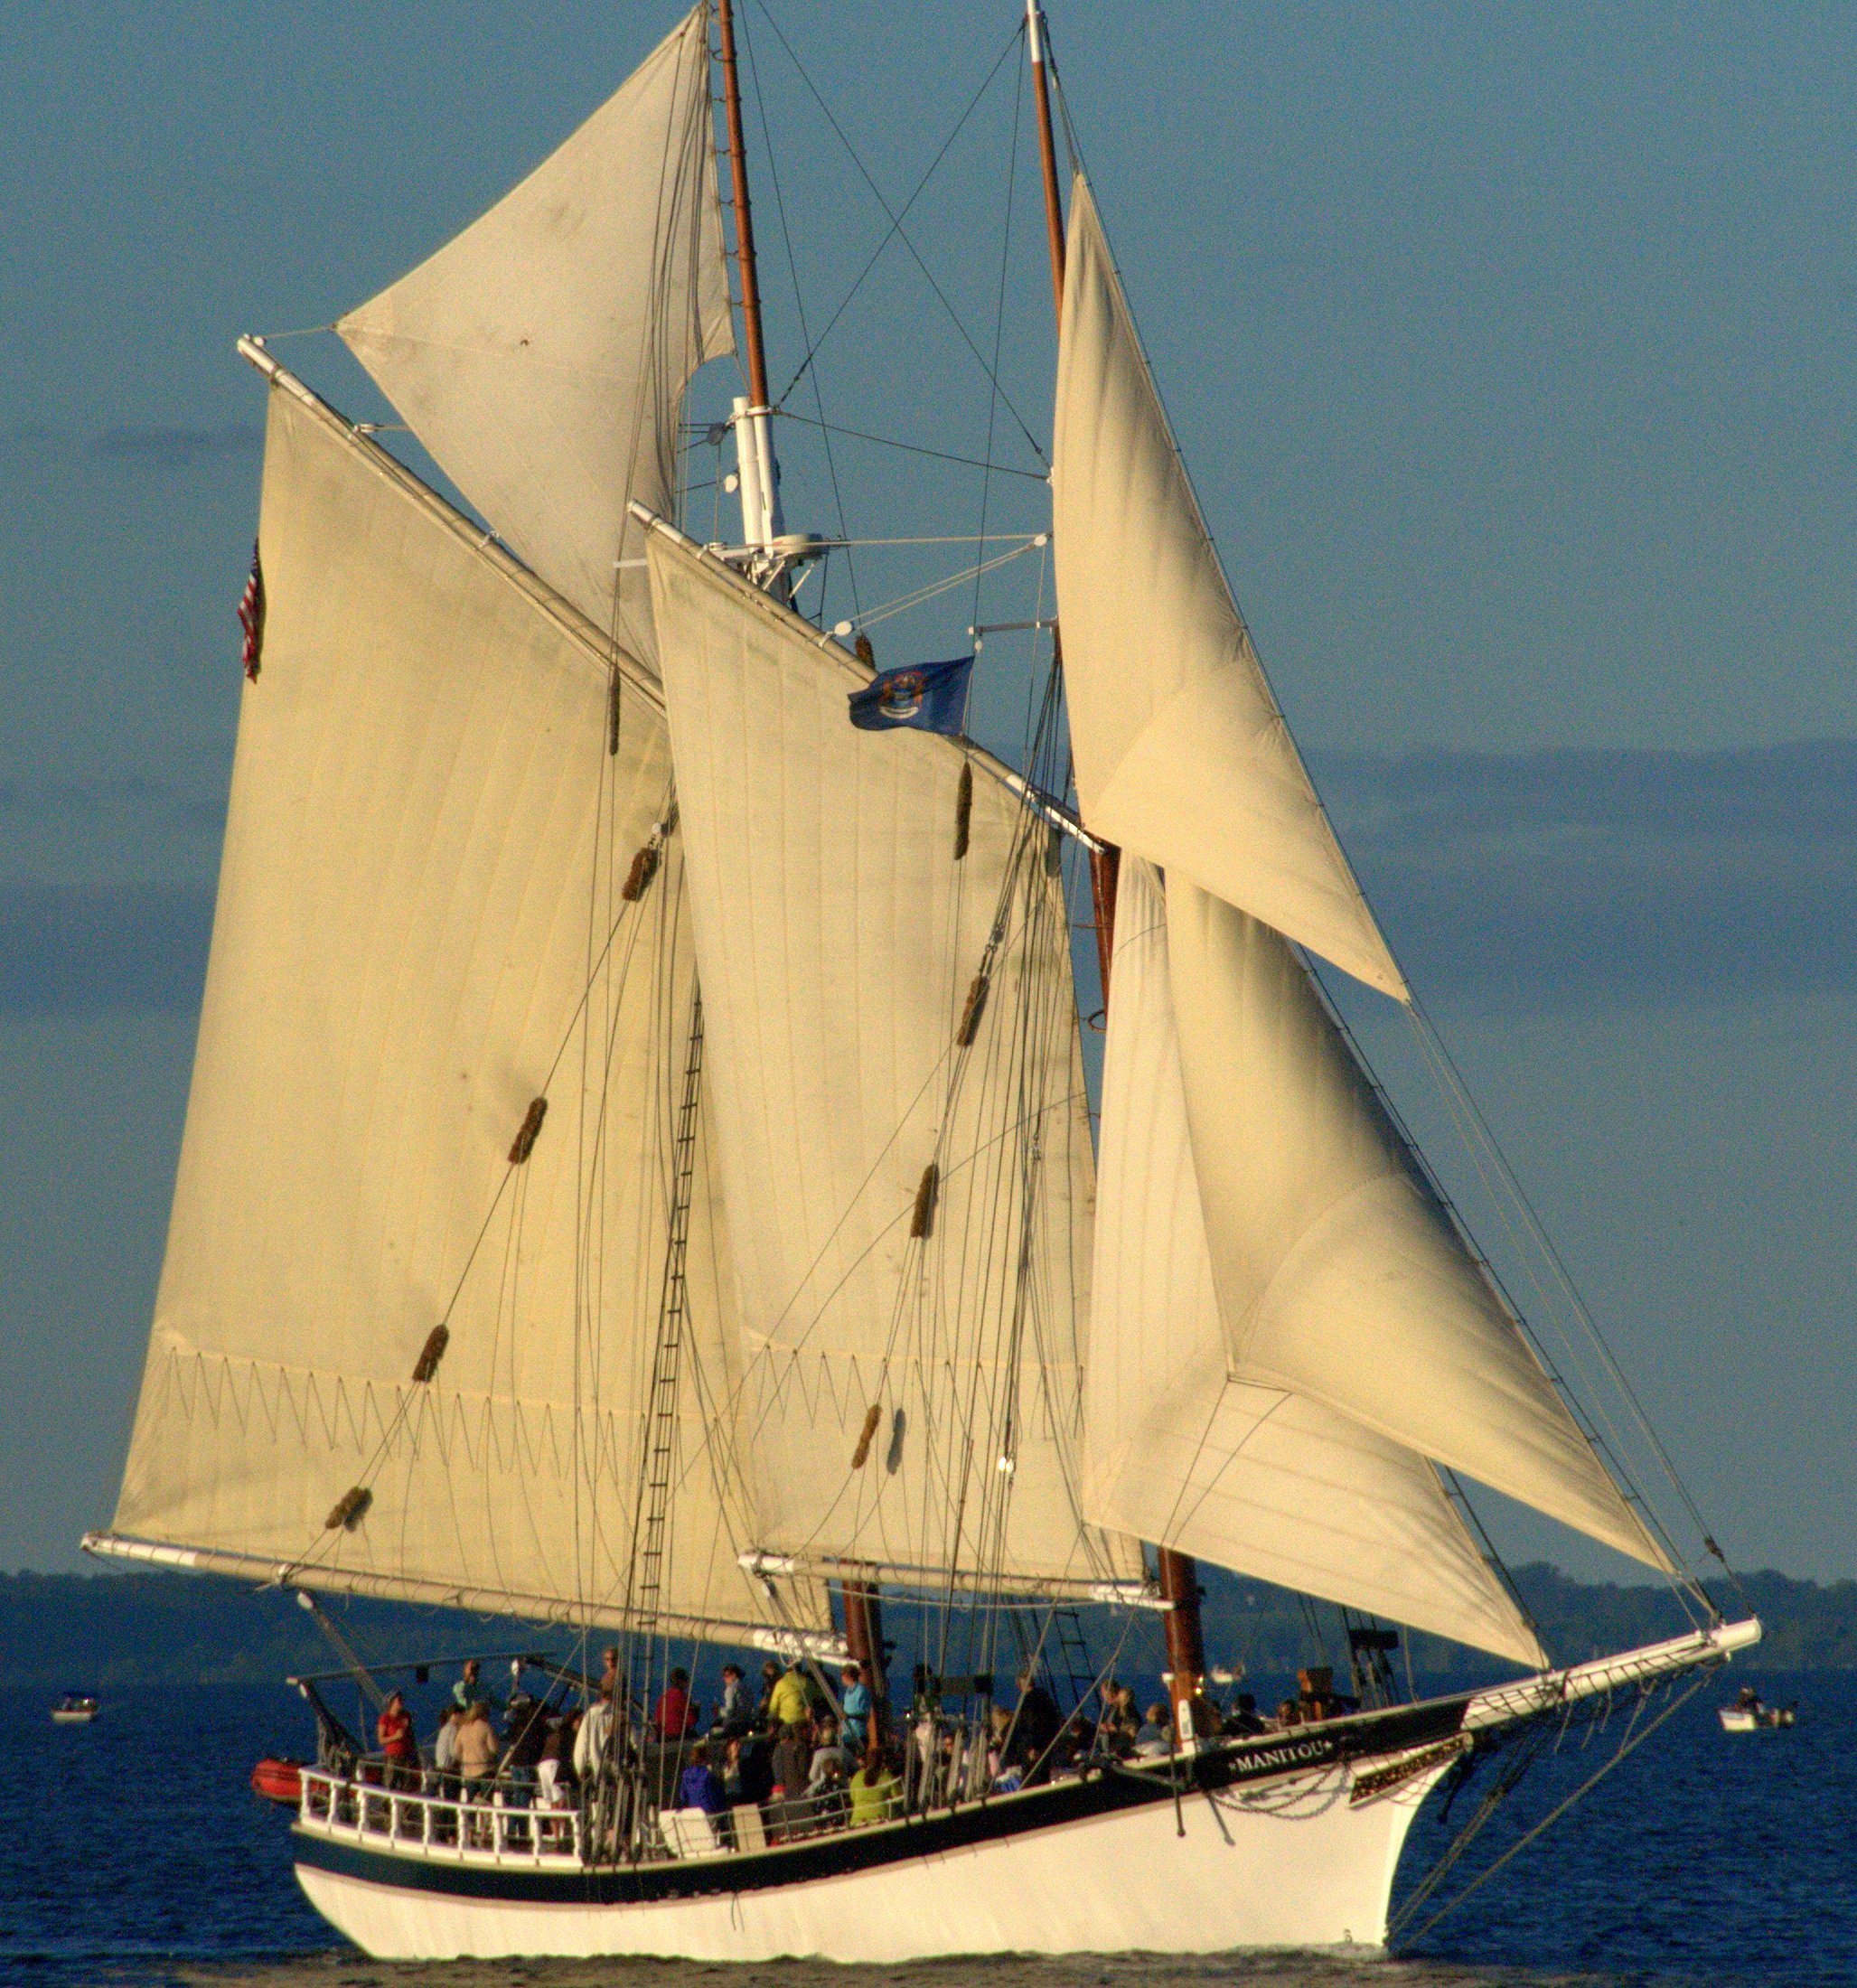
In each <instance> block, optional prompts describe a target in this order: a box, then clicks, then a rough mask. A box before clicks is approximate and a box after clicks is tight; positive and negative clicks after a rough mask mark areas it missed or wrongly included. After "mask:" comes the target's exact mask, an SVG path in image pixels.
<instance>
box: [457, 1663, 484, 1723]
mask: <svg viewBox="0 0 1857 1988" xmlns="http://www.w3.org/2000/svg"><path fill="white" fill-rule="evenodd" d="M478 1669H479V1666H478V1663H477V1659H476V1658H475V1657H474V1656H467V1657H466V1658H465V1659H464V1670H463V1672H462V1673H461V1674H460V1675H459V1677H458V1680H457V1682H456V1683H455V1684H454V1685H453V1686H452V1688H451V1699H452V1703H453V1704H455V1706H456V1707H457V1708H458V1710H459V1711H470V1709H471V1707H472V1706H473V1705H474V1704H475V1703H476V1702H477V1701H478V1700H479V1699H480V1698H483V1697H484V1692H483V1683H482V1682H481V1681H480V1679H479V1676H478ZM484 1702H485V1703H488V1702H489V1701H488V1699H485V1700H484Z"/></svg>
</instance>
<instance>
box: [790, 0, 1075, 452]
mask: <svg viewBox="0 0 1857 1988" xmlns="http://www.w3.org/2000/svg"><path fill="white" fill-rule="evenodd" d="M761 11H762V13H763V14H765V15H766V16H767V24H768V26H769V27H771V28H772V29H773V30H774V34H775V36H776V37H777V39H778V40H779V42H780V45H781V46H782V48H783V49H784V50H785V51H786V52H787V57H788V60H789V61H791V62H792V63H793V68H794V69H795V70H797V71H798V73H799V77H800V80H801V81H802V82H803V83H804V84H805V86H806V88H807V89H808V90H809V91H810V92H811V97H812V100H813V102H814V103H816V104H817V105H818V106H819V108H820V112H821V116H822V117H824V118H825V121H826V123H827V124H828V125H830V127H831V129H832V133H833V136H836V137H837V139H838V141H839V144H840V145H843V146H844V148H845V152H846V155H847V156H848V157H849V159H850V161H851V164H853V165H855V166H856V167H857V168H858V175H859V177H860V178H862V180H863V182H864V183H865V185H866V186H868V188H869V189H870V193H871V197H872V199H874V200H875V201H876V202H877V205H878V206H879V207H881V208H882V209H883V211H884V214H885V217H886V219H887V220H888V221H889V223H890V230H889V233H888V234H886V236H885V237H884V239H883V240H882V241H881V242H879V243H878V244H877V250H876V252H875V253H874V254H873V255H872V257H871V258H870V263H867V264H866V266H865V268H864V270H863V271H861V272H860V273H859V275H858V283H859V284H861V283H862V282H863V280H864V277H865V276H866V275H867V274H868V272H869V268H870V266H871V263H875V262H876V260H877V257H878V256H880V255H881V254H882V253H883V251H884V249H885V248H886V247H887V246H888V245H889V243H890V242H891V240H893V239H895V240H898V241H900V242H901V243H902V244H903V246H904V247H905V248H906V249H908V251H909V253H910V255H911V257H912V258H914V262H915V266H916V267H917V268H918V269H920V270H921V271H922V273H923V276H924V279H925V280H926V281H927V283H928V286H929V288H930V289H931V290H933V292H934V295H935V300H936V302H937V303H939V304H940V305H941V306H942V308H943V311H945V312H946V313H947V315H948V321H949V323H950V324H952V325H953V327H954V329H955V330H956V331H957V332H959V333H960V334H961V342H962V343H963V344H964V345H965V346H966V347H967V349H968V351H969V352H971V353H972V354H973V356H974V358H975V360H976V361H978V362H979V364H980V368H981V370H983V371H986V372H987V373H988V377H989V379H990V378H992V374H991V371H990V369H989V368H988V366H987V361H986V358H985V356H984V355H983V354H982V352H981V351H980V347H979V346H978V345H976V344H975V343H974V342H973V340H972V338H971V336H970V335H969V333H968V330H967V327H966V325H965V324H962V323H961V314H960V313H959V312H957V311H956V310H955V308H954V306H953V305H952V304H951V303H950V302H949V301H948V296H947V293H946V292H945V291H944V290H943V288H942V286H941V285H940V284H939V283H937V282H936V281H935V278H934V275H933V271H932V270H931V269H930V268H929V266H928V264H927V263H926V262H924V260H923V258H922V252H921V250H920V249H918V248H916V246H915V244H914V241H912V240H911V239H910V237H909V231H908V230H907V229H905V227H904V225H903V215H904V214H906V213H907V212H908V211H909V208H910V206H913V205H914V202H915V201H916V200H917V199H918V198H919V197H920V195H921V193H922V192H923V189H924V187H925V186H926V185H927V184H928V180H929V175H930V174H933V172H934V170H935V167H936V166H937V165H939V164H941V161H942V156H943V154H945V153H946V151H947V149H948V145H952V144H953V142H954V139H955V137H956V136H959V134H960V131H961V125H964V124H965V123H966V122H967V120H968V118H969V117H971V115H972V112H973V108H974V105H977V104H978V103H979V102H980V98H981V97H983V96H984V95H985V94H986V91H987V88H988V86H989V84H990V83H991V82H992V80H993V78H994V77H995V76H996V75H997V74H998V73H999V69H1000V66H1001V64H1003V63H1004V62H1005V61H1006V58H1007V57H1008V55H1010V54H1011V53H1012V52H1013V51H1014V50H1015V49H1016V48H1017V47H1018V42H1019V37H1020V36H1021V35H1022V34H1023V33H1025V24H1024V23H1023V22H1021V23H1018V24H1017V25H1016V26H1015V27H1014V29H1013V31H1012V34H1011V37H1010V39H1009V40H1008V42H1007V44H1006V46H1005V47H1004V48H1003V49H1001V50H1000V52H999V60H998V61H995V62H994V64H993V67H992V68H991V69H990V70H988V72H987V77H986V81H985V82H983V83H981V85H980V89H978V90H977V91H976V92H975V93H974V98H973V103H972V104H970V105H969V106H968V108H967V109H966V110H965V111H963V112H962V113H961V121H960V124H957V125H956V126H955V127H954V131H953V132H952V133H951V134H950V136H949V138H948V141H947V145H943V147H942V152H941V153H938V154H937V155H935V160H934V163H933V164H932V165H931V166H930V167H929V173H927V174H924V177H923V180H922V183H921V184H920V185H918V186H917V187H916V189H915V192H914V193H912V194H911V195H910V196H909V200H908V202H906V203H905V206H904V208H903V210H902V212H900V213H899V212H897V211H895V210H893V209H892V208H891V206H890V203H889V202H887V201H886V199H885V198H884V197H883V194H882V193H881V192H879V191H878V189H877V182H876V180H874V179H873V178H872V177H871V174H870V169H869V167H868V166H867V165H866V164H865V163H864V161H863V159H862V158H860V157H859V156H858V147H857V146H856V145H853V144H852V143H851V141H850V139H849V136H847V135H846V132H845V127H843V126H842V125H841V124H839V120H838V119H837V117H834V116H833V115H832V108H831V106H830V104H829V103H828V102H827V101H826V99H825V97H824V95H823V94H822V93H821V90H820V88H819V86H818V84H816V83H815V82H814V81H813V80H812V78H811V76H810V75H809V74H808V73H807V70H806V66H805V64H804V63H803V62H802V61H801V60H800V58H799V56H798V55H797V54H796V53H795V52H794V50H793V43H792V42H789V41H788V40H787V38H786V35H785V33H783V31H782V28H781V25H780V23H779V22H778V21H776V20H775V19H774V13H773V10H772V9H771V8H770V7H769V6H768V5H767V0H761ZM856 290H857V284H854V285H853V286H852V293H853V294H855V293H856ZM850 301H851V299H850V296H849V295H848V296H847V297H846V299H845V303H844V304H840V305H839V308H838V310H837V311H835V312H834V313H833V314H832V317H831V322H830V324H828V325H827V326H826V328H825V331H824V332H822V333H821V334H820V339H821V342H823V341H824V339H825V338H826V336H827V335H829V333H830V331H831V328H832V325H833V324H837V323H838V321H839V318H840V317H841V316H842V315H843V314H844V310H845V305H847V304H849V302H850ZM811 356H812V355H811V353H808V354H807V356H806V358H805V359H804V360H803V361H802V362H801V370H802V371H803V370H804V369H805V367H806V366H808V365H810V364H811ZM799 378H800V375H799V373H795V374H794V375H793V379H792V380H790V381H789V382H788V383H787V385H786V387H785V388H784V389H783V391H782V392H781V393H780V395H779V396H778V398H779V399H782V400H784V399H786V397H787V395H788V394H789V393H791V392H792V391H793V388H794V387H795V386H796V385H797V384H798V383H799ZM994 385H995V386H996V387H998V388H999V398H1000V400H1001V401H1002V402H1003V403H1004V405H1005V407H1006V408H1007V409H1008V412H1009V413H1010V414H1011V416H1012V418H1013V419H1014V420H1015V421H1016V422H1017V423H1018V430H1019V433H1020V434H1021V435H1023V436H1025V438H1026V442H1027V445H1028V446H1029V447H1030V449H1031V451H1032V453H1033V455H1036V457H1037V458H1038V460H1039V461H1040V462H1041V463H1042V462H1046V461H1047V460H1048V457H1047V456H1046V452H1045V450H1044V449H1043V448H1041V447H1040V446H1039V445H1038V440H1037V437H1036V436H1034V435H1033V433H1032V431H1031V429H1030V428H1029V427H1027V424H1026V419H1025V417H1024V416H1023V415H1022V414H1020V413H1019V411H1018V408H1017V407H1015V406H1014V404H1013V402H1012V399H1011V397H1010V396H1009V395H1008V393H1007V392H1006V390H1005V389H1004V388H1003V387H999V381H998V380H994Z"/></svg>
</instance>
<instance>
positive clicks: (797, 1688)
mask: <svg viewBox="0 0 1857 1988" xmlns="http://www.w3.org/2000/svg"><path fill="white" fill-rule="evenodd" d="M767 1716H768V1720H769V1722H770V1723H771V1724H772V1725H773V1727H774V1731H776V1732H779V1731H780V1730H782V1729H783V1727H786V1726H808V1725H811V1722H812V1686H811V1683H810V1682H809V1680H808V1679H807V1676H806V1674H805V1672H804V1671H803V1670H802V1669H801V1667H800V1660H799V1659H798V1658H797V1657H795V1658H794V1659H793V1662H792V1663H791V1664H788V1666H787V1668H786V1670H785V1671H784V1672H783V1674H782V1675H781V1677H780V1679H779V1681H778V1682H777V1683H775V1685H774V1692H773V1694H772V1696H770V1698H769V1699H768V1701H767Z"/></svg>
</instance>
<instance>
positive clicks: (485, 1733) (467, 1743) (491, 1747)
mask: <svg viewBox="0 0 1857 1988" xmlns="http://www.w3.org/2000/svg"><path fill="white" fill-rule="evenodd" d="M456 1745H457V1760H458V1775H459V1777H460V1778H461V1779H462V1780H463V1781H464V1790H465V1793H466V1794H467V1795H468V1794H469V1793H470V1792H471V1788H472V1786H473V1784H474V1783H475V1782H479V1781H482V1780H483V1779H484V1778H485V1777H487V1776H489V1775H492V1774H493V1773H494V1772H495V1771H496V1734H495V1733H494V1732H492V1730H491V1728H490V1707H489V1705H488V1704H487V1703H486V1702H484V1701H483V1699H481V1698H480V1699H479V1700H478V1701H477V1702H476V1703H475V1704H474V1705H473V1706H472V1707H471V1709H470V1711H467V1712H466V1713H465V1714H464V1717H463V1718H462V1719H461V1720H460V1721H458V1732H457V1741H456Z"/></svg>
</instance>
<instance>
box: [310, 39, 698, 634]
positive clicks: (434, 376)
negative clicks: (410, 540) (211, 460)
mask: <svg viewBox="0 0 1857 1988" xmlns="http://www.w3.org/2000/svg"><path fill="white" fill-rule="evenodd" d="M707 32H708V10H707V8H705V7H699V8H697V9H696V10H695V11H694V12H693V13H692V14H690V15H689V18H688V19H687V20H685V21H684V22H683V23H682V24H681V25H680V27H678V28H677V29H676V30H675V31H674V32H673V33H671V34H670V35H668V36H667V37H666V38H665V40H664V41H663V42H661V44H660V45H659V47H658V48H657V49H656V50H655V51H654V52H652V55H651V56H650V57H649V58H648V59H647V61H645V62H644V64H643V65H642V67H641V68H640V69H639V70H637V71H636V72H635V73H634V74H633V76H632V77H631V79H630V80H628V81H627V82H626V84H625V85H624V88H623V89H621V90H620V91H619V93H618V94H617V95H616V96H615V97H614V98H612V99H611V101H610V102H608V103H607V104H605V106H604V107H603V108H601V109H599V110H597V111H596V112H595V113H594V115H593V116H592V117H590V118H588V119H587V121H586V124H584V125H582V126H581V127H580V128H579V130H577V132H576V133H575V134H574V136H572V137H570V138H569V139H568V140H567V143H566V144H565V145H562V146H561V147H560V149H559V150H558V151H557V152H555V153H554V154H553V155H551V156H550V157H549V158H548V159H546V160H544V161H543V163H542V164H540V165H539V166H538V167H537V168H536V169H535V171H534V172H533V173H530V175H529V177H528V178H527V179H525V180H524V181H522V183H521V184H520V185H519V186H517V187H516V188H515V189H514V191H513V192H511V193H509V194H508V195H506V196H505V197H504V199H503V200H502V201H501V202H498V204H497V205H496V206H494V207H492V209H491V210H490V211H489V212H488V213H486V214H484V215H483V217H482V218H481V219H480V220H476V221H474V223H473V224H472V225H471V226H470V227H469V228H467V229H465V230H464V233H463V234H461V235H459V236H457V237H456V238H455V239H454V240H452V241H450V242H448V243H447V244H446V245H445V247H444V248H441V249H439V250H438V251H437V253H436V254H435V255H433V256H432V257H430V258H428V259H427V261H425V262H423V263H421V264H420V265H419V266H418V267H417V268H416V269H414V270H413V271H412V272H411V273H410V274H409V275H408V276H406V277H402V278H401V279H400V280H399V282H398V283H395V284H392V285H391V286H389V287H388V288H387V289H385V290H383V291H381V292H380V295H378V296H376V297H374V298H372V299H371V300H370V302H368V303H366V304H363V305H361V306H360V307H359V308H358V309H356V310H354V311H352V312H350V313H349V314H348V315H347V316H346V317H344V318H343V319H342V321H341V322H340V324H338V325H337V326H336V329H337V331H339V332H340V333H341V334H342V337H343V339H345V340H346V341H347V342H348V345H349V347H350V349H351V350H352V352H354V355H355V357H356V358H357V359H359V360H360V361H361V363H362V365H364V366H365V367H366V368H367V369H368V370H369V371H370V373H372V374H373V376H374V378H375V380H377V381H379V383H380V387H381V389H382V390H383V391H384V392H385V393H386V394H387V397H388V398H389V399H390V400H391V401H392V402H393V404H394V406H395V407H396V408H399V411H400V413H401V414H402V415H403V416H404V417H405V418H406V420H407V422H408V425H409V426H410V427H411V428H412V430H413V432H414V433H415V434H416V435H417V436H418V438H419V440H420V441H421V442H423V443H424V444H425V445H426V446H427V449H429V450H430V451H431V453H432V455H433V457H434V459H435V460H436V462H437V463H438V464H439V466H440V467H441V468H442V469H443V470H444V471H445V474H446V475H448V476H449V477H451V478H452V480H453V481H454V482H455V483H456V484H457V486H458V488H459V489H460V490H461V491H463V492H464V495H465V496H466V497H467V498H468V499H469V500H470V502H472V503H473V504H474V505H476V506H477V508H478V509H479V510H480V511H482V512H483V515H484V517H485V518H487V519H488V520H490V523H491V525H492V528H493V529H494V530H496V531H497V532H499V533H500V534H501V535H502V538H503V539H505V540H507V542H508V543H509V544H510V546H511V548H512V549H514V550H515V551H516V552H517V553H518V554H519V555H520V556H521V558H523V559H525V560H527V561H528V563H529V564H530V566H531V567H534V569H535V570H536V571H537V572H538V573H539V574H540V575H541V577H543V578H544V579H545V580H547V581H548V582H549V584H550V585H551V586H555V587H557V588H558V590H559V591H560V592H561V593H563V594H565V595H567V598H568V599H569V600H570V601H572V602H573V603H574V605H576V606H577V607H578V608H579V609H580V610H581V612H582V613H583V614H586V616H587V617H588V618H589V619H590V620H591V621H593V622H594V623H595V624H596V626H597V627H599V628H600V629H601V630H602V631H603V632H606V633H611V634H614V635H615V636H616V639H617V640H618V641H619V642H621V643H622V645H623V646H624V647H625V648H627V649H629V650H630V651H631V652H633V654H634V655H636V656H639V657H641V658H643V659H645V660H649V659H650V657H651V656H652V653H653V647H652V629H651V616H650V613H649V610H648V607H647V605H646V588H645V577H644V574H643V572H642V569H638V568H636V567H632V568H628V567H625V566H624V563H623V562H625V561H627V560H632V561H636V560H637V559H638V558H640V557H641V556H642V548H641V546H640V544H639V542H638V537H637V531H636V528H635V527H633V526H632V525H630V523H629V521H628V519H627V514H626V504H627V502H628V500H629V499H631V498H634V497H635V498H637V499H639V500H640V501H641V502H644V503H646V504H649V505H650V506H651V507H652V509H653V510H655V511H671V510H673V509H674V508H675V504H674V497H675V492H676V489H677V445H678V439H679V436H678V420H679V417H680V411H681V407H682V397H683V390H684V387H685V385H686V383H687V382H688V380H689V376H690V375H691V373H693V372H694V371H695V370H696V369H697V368H698V366H699V365H700V364H701V363H702V362H703V361H705V360H707V359H713V358H715V357H717V355H718V354H719V353H723V352H731V351H733V350H734V332H733V328H732V324H731V319H730V314H729V303H728V277H727V266H726V265H725V263H724V261H723V254H722V222H721V211H720V208H719V206H718V203H717V191H716V164H715V157H714V153H713V149H712V140H711V130H710V108H709V81H708V48H707V44H706V35H707Z"/></svg>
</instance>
